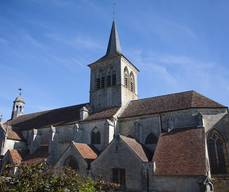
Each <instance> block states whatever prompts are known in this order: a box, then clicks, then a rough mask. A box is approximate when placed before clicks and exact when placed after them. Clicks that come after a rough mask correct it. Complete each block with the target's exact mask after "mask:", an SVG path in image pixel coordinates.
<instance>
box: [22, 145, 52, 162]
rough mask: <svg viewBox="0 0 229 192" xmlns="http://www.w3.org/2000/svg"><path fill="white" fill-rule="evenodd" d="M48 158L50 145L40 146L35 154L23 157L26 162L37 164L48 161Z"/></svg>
mask: <svg viewBox="0 0 229 192" xmlns="http://www.w3.org/2000/svg"><path fill="white" fill-rule="evenodd" d="M47 158H48V146H46V145H45V146H40V147H39V148H38V149H37V150H36V151H35V152H34V153H33V154H26V155H24V157H23V161H22V163H24V164H37V163H41V162H44V161H46V160H47Z"/></svg>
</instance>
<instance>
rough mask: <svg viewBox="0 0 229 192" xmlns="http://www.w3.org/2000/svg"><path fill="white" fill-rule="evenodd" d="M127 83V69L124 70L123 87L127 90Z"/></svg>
mask: <svg viewBox="0 0 229 192" xmlns="http://www.w3.org/2000/svg"><path fill="white" fill-rule="evenodd" d="M128 81H129V71H128V69H127V67H125V69H124V85H125V87H126V88H128Z"/></svg>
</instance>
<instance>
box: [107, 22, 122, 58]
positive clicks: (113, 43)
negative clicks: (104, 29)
mask: <svg viewBox="0 0 229 192" xmlns="http://www.w3.org/2000/svg"><path fill="white" fill-rule="evenodd" d="M117 53H118V54H120V53H121V45H120V40H119V35H118V31H117V27H116V24H115V21H113V23H112V28H111V33H110V38H109V43H108V46H107V52H106V55H115V54H117Z"/></svg>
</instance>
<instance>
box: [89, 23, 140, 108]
mask: <svg viewBox="0 0 229 192" xmlns="http://www.w3.org/2000/svg"><path fill="white" fill-rule="evenodd" d="M88 66H89V67H90V69H91V79H90V104H91V107H92V111H94V112H96V111H101V110H104V109H107V108H111V107H116V106H117V107H121V106H122V105H124V104H126V103H128V102H129V101H130V100H133V99H137V98H138V97H137V74H138V72H139V70H138V69H137V68H136V67H135V66H134V64H132V63H131V62H130V61H129V60H128V59H127V58H126V57H125V56H124V55H123V54H122V51H121V45H120V40H119V35H118V31H117V27H116V24H115V22H114V21H113V23H112V28H111V33H110V38H109V42H108V46H107V51H106V54H105V55H104V56H103V57H102V58H100V59H98V60H97V61H95V62H94V63H92V64H90V65H88Z"/></svg>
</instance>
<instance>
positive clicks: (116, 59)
mask: <svg viewBox="0 0 229 192" xmlns="http://www.w3.org/2000/svg"><path fill="white" fill-rule="evenodd" d="M88 67H89V68H90V99H89V102H88V103H82V104H77V105H72V106H67V107H63V108H58V109H52V110H47V111H41V112H36V113H30V114H26V113H24V108H25V109H26V102H25V99H24V98H23V97H22V95H21V94H20V95H19V96H18V97H16V99H15V100H14V102H13V108H12V116H11V119H9V120H7V121H5V122H1V123H0V147H1V151H0V152H1V167H4V165H5V164H12V165H14V170H13V171H14V172H16V171H17V167H18V166H19V165H21V164H35V163H40V162H46V163H47V164H48V165H49V166H50V167H54V168H58V167H63V166H69V167H71V168H73V169H75V170H76V171H77V172H78V173H79V174H80V175H83V176H89V177H91V178H93V179H97V178H102V179H103V180H105V181H108V182H112V183H117V184H119V185H120V188H121V189H122V191H136V192H137V191H147V192H148V191H157V192H164V191H167V192H183V191H186V192H202V191H209V192H210V191H225V190H224V189H228V188H229V174H228V173H229V114H228V107H226V106H224V105H222V104H219V103H218V102H216V101H213V100H211V99H209V98H208V97H206V96H203V95H201V94H200V93H197V92H196V91H192V90H191V91H185V92H180V93H172V94H168V95H161V96H156V97H150V98H144V99H139V98H138V74H139V69H138V68H137V66H135V65H134V64H133V63H132V62H131V61H130V60H129V59H128V58H127V57H126V56H125V55H123V53H122V51H121V45H120V40H119V35H118V31H117V27H116V24H115V22H114V21H113V23H112V29H111V33H110V38H109V42H108V46H107V51H106V53H105V55H104V56H103V57H101V58H100V59H98V60H96V61H95V62H93V63H91V64H89V65H88ZM219 183H221V184H220V185H219ZM227 187H228V188H227Z"/></svg>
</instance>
